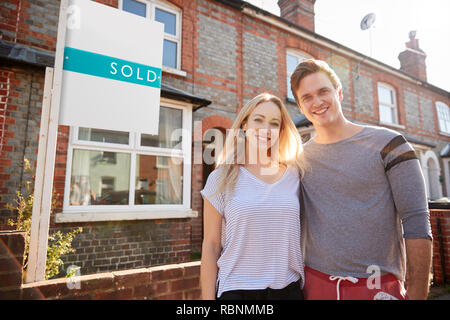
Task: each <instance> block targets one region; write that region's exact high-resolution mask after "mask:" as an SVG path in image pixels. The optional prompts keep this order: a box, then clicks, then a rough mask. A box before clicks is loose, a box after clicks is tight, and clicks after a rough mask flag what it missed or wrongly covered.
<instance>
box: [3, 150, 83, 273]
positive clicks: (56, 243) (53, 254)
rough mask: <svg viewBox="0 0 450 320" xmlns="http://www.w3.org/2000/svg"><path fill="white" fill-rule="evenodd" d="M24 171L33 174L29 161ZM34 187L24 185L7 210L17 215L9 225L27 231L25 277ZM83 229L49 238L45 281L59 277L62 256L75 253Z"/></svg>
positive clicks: (55, 200)
mask: <svg viewBox="0 0 450 320" xmlns="http://www.w3.org/2000/svg"><path fill="white" fill-rule="evenodd" d="M24 169H25V171H26V172H29V173H31V174H33V169H32V168H31V166H30V162H29V161H28V159H24ZM33 189H34V188H33V186H32V183H31V181H27V182H26V183H25V184H24V192H22V191H20V190H18V191H16V198H15V199H14V200H13V203H12V204H10V203H8V204H7V205H6V208H7V209H9V210H11V212H13V213H17V217H16V218H15V219H9V220H8V225H10V226H12V227H15V228H16V230H20V231H25V232H26V234H25V254H24V266H23V268H24V275H25V274H26V268H27V266H28V253H29V249H30V231H31V216H32V212H33V191H34V190H33ZM58 197H59V194H55V193H54V194H53V197H52V198H53V200H52V205H51V210H50V213H53V211H54V209H55V208H56V207H57V205H58V202H57V198H58ZM82 231H83V229H82V228H77V229H74V230H72V231H71V232H67V233H63V232H61V231H57V232H54V233H52V234H50V235H49V236H48V245H47V260H46V266H45V279H50V278H51V277H54V276H55V275H58V274H59V272H60V268H61V267H62V266H63V264H64V263H63V261H62V259H61V256H63V255H65V254H68V253H71V252H75V249H73V248H72V241H73V239H74V238H75V236H76V235H77V234H78V233H80V232H82ZM71 275H72V274H71V273H70V274H66V277H70V276H71Z"/></svg>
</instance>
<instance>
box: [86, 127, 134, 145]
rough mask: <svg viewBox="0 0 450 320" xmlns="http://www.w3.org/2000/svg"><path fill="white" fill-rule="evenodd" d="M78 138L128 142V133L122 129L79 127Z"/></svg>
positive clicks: (120, 142) (119, 142)
mask: <svg viewBox="0 0 450 320" xmlns="http://www.w3.org/2000/svg"><path fill="white" fill-rule="evenodd" d="M78 140H85V141H95V142H107V143H118V144H128V141H129V133H128V132H122V131H111V130H101V129H91V128H80V129H79V131H78Z"/></svg>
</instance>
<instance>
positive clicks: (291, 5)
mask: <svg viewBox="0 0 450 320" xmlns="http://www.w3.org/2000/svg"><path fill="white" fill-rule="evenodd" d="M315 2H316V0H278V6H279V7H280V16H281V18H283V19H286V20H289V21H290V22H292V23H295V24H297V25H299V26H302V27H304V28H306V29H309V30H311V31H313V32H314V4H315Z"/></svg>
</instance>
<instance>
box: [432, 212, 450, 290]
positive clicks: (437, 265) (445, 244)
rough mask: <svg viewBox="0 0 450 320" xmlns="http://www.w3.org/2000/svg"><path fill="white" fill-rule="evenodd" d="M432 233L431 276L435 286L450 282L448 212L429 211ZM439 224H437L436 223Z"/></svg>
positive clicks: (449, 218)
mask: <svg viewBox="0 0 450 320" xmlns="http://www.w3.org/2000/svg"><path fill="white" fill-rule="evenodd" d="M430 219H431V229H432V231H433V276H434V279H433V281H434V283H435V284H443V283H444V274H445V281H446V283H449V282H450V210H443V209H441V210H440V209H435V210H431V211H430ZM438 222H439V223H438Z"/></svg>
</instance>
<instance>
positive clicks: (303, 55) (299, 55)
mask: <svg viewBox="0 0 450 320" xmlns="http://www.w3.org/2000/svg"><path fill="white" fill-rule="evenodd" d="M288 55H290V56H291V57H294V58H296V59H297V64H299V63H300V62H301V61H303V60H306V59H309V58H314V57H313V56H312V55H310V54H309V53H307V52H304V51H302V50H298V49H293V48H287V49H286V54H285V56H284V57H285V65H286V93H287V94H286V97H287V98H288V99H289V100H291V99H292V100H293V101H294V102H295V99H294V95H292V92H291V90H289V89H290V85H289V84H290V82H289V79H290V77H291V75H292V72H294V70H292V71H289V70H288V69H287V56H288ZM290 95H292V97H291V96H290Z"/></svg>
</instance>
